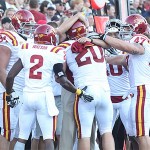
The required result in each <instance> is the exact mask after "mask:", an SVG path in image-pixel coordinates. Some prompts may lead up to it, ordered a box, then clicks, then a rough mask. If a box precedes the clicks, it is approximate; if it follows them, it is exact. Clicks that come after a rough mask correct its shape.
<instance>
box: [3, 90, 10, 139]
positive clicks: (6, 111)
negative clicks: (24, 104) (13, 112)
mask: <svg viewBox="0 0 150 150" xmlns="http://www.w3.org/2000/svg"><path fill="white" fill-rule="evenodd" d="M3 129H4V137H5V138H6V139H7V140H8V141H10V135H11V130H10V107H9V106H8V105H7V102H6V93H5V92H4V93H3Z"/></svg>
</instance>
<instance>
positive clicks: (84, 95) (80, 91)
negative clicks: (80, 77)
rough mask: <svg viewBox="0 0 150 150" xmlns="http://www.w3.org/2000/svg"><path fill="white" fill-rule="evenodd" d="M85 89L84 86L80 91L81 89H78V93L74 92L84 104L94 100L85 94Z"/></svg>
mask: <svg viewBox="0 0 150 150" xmlns="http://www.w3.org/2000/svg"><path fill="white" fill-rule="evenodd" d="M86 89H87V86H85V87H84V88H83V89H82V90H81V89H78V90H79V93H80V94H79V93H78V92H76V94H77V95H78V96H79V97H80V98H81V99H82V100H84V102H91V101H92V100H94V98H93V97H92V96H91V95H90V94H88V93H87V92H85V91H86Z"/></svg>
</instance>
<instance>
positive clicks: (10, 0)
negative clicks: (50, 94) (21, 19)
mask: <svg viewBox="0 0 150 150" xmlns="http://www.w3.org/2000/svg"><path fill="white" fill-rule="evenodd" d="M19 1H20V0H5V4H6V8H7V9H8V8H14V9H15V10H16V11H17V10H18V9H21V7H20V3H18V2H19Z"/></svg>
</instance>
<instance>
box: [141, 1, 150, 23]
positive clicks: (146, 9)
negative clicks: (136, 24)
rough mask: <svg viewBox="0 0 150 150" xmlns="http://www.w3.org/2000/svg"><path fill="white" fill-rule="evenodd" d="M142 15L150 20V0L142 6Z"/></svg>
mask: <svg viewBox="0 0 150 150" xmlns="http://www.w3.org/2000/svg"><path fill="white" fill-rule="evenodd" d="M141 13H142V16H143V17H145V18H146V19H147V20H148V22H150V21H149V20H150V0H145V1H144V3H143V7H142V12H141Z"/></svg>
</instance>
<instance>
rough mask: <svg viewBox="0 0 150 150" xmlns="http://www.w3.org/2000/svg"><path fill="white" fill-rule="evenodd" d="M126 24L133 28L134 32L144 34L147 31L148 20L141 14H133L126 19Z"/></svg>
mask: <svg viewBox="0 0 150 150" xmlns="http://www.w3.org/2000/svg"><path fill="white" fill-rule="evenodd" d="M125 23H126V24H129V25H131V26H132V27H133V32H135V33H136V34H143V33H144V32H145V31H146V29H147V26H148V24H147V21H146V19H145V18H144V17H143V16H141V15H139V14H132V15H130V16H128V17H127V18H126V19H125Z"/></svg>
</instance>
